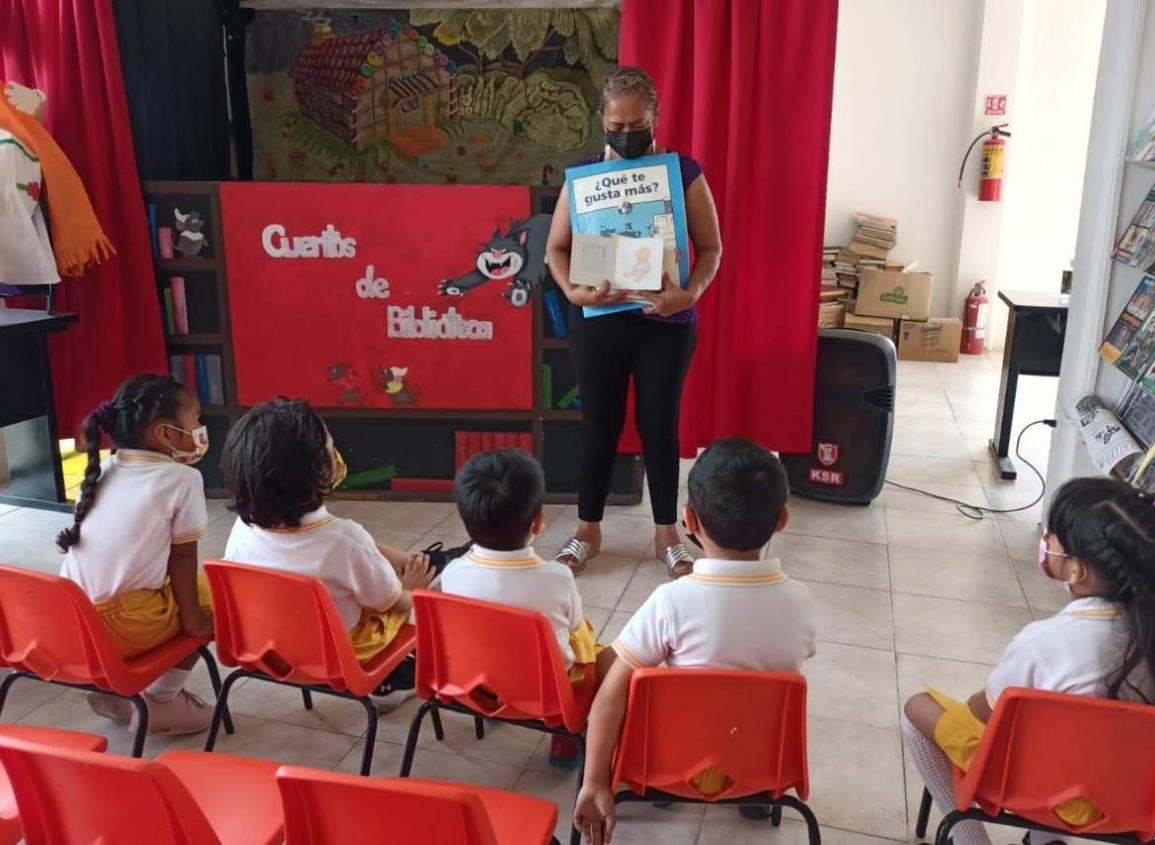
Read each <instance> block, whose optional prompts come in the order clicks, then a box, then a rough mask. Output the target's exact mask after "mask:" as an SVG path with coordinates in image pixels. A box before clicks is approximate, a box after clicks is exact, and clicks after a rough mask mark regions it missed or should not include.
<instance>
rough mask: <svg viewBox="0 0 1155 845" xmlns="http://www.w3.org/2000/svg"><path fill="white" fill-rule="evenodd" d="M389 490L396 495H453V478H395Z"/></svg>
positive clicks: (390, 483)
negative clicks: (433, 493) (430, 493)
mask: <svg viewBox="0 0 1155 845" xmlns="http://www.w3.org/2000/svg"><path fill="white" fill-rule="evenodd" d="M389 489H390V490H392V491H394V492H395V493H429V492H436V493H452V492H453V479H452V478H404V477H401V476H394V477H393V479H392V480H391V481H390V482H389Z"/></svg>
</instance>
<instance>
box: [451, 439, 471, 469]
mask: <svg viewBox="0 0 1155 845" xmlns="http://www.w3.org/2000/svg"><path fill="white" fill-rule="evenodd" d="M466 434H467V432H464V431H455V432H453V468H454V470H460V469H461V468H462V467H463V466H465V462H466V461H468V460H469V441H468V439H467V438H466Z"/></svg>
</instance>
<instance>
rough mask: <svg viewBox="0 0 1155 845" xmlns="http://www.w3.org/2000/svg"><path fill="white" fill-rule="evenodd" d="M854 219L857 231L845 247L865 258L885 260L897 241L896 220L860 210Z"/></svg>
mask: <svg viewBox="0 0 1155 845" xmlns="http://www.w3.org/2000/svg"><path fill="white" fill-rule="evenodd" d="M854 219H855V220H856V221H857V222H858V231H857V232H856V233H855V235H854V240H852V241H851V242H850V246H849V247H847V249H849V250H850V252H853V253H856V254H858V255H862V256H866V257H867V258H876V259H881V260H883V261H885V260H886V258H887V256H889V255H890V251H891V250H892V249H894V245H895V244H896V243H897V242H898V221H897V220H895V219H893V218H891V217H879V216H878V215H876V214H866V213H865V212H862V211H860V212H858V213H857V214H855V215H854Z"/></svg>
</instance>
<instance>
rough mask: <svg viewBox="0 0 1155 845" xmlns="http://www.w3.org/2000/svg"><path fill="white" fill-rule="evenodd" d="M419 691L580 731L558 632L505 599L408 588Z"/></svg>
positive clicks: (580, 720)
mask: <svg viewBox="0 0 1155 845" xmlns="http://www.w3.org/2000/svg"><path fill="white" fill-rule="evenodd" d="M413 609H414V613H415V615H416V618H417V694H418V695H419V696H421V697H422V698H433V697H434V696H437V697H438V698H440V699H442V700H453V701H457V702H459V703H460V704H464V705H465V706H467V707H471V708H473V709H474V710H478V711H480V712H483V713H485V714H486V715H489V716H495V717H497V718H501V719H523V720H539V719H540V720H542V721H544V722H545V723H546V724H548V725H550V726H551V727H555V726H557V725H564V726H565V728H566V729H567V730H570V731H573V732H575V733H576V732H580V731H581V730H582V729H583V728H584V723H585V717H586V714H585V713H581V712H578V711H579V708H578V706H577V703H576V700H575V698H574V695H573V688H572V686H571V685H570V682H569V679H568V677H567V676H566V667H565V659H564V658H563V657H562V653H561V648H560V646H559V645H558V642H557V636H556V635H555V634H554V632H553V628H552V627H551V626H550V624H549V620H547V619H546V618H545V616H544V615H542V614H540V613H536V612H534V611H530V610H522V609H520V608H516V607H509V606H508V605H503V604H493V603H491V602H484V601H477V600H475V599H467V598H462V597H461V596H451V595H446V594H445V593H434V592H429V591H427V590H415V591H414V592H413Z"/></svg>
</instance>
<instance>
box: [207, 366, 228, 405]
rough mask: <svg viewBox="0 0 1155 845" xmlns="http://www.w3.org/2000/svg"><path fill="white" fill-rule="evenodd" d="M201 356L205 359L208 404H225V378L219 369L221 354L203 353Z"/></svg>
mask: <svg viewBox="0 0 1155 845" xmlns="http://www.w3.org/2000/svg"><path fill="white" fill-rule="evenodd" d="M202 357H203V358H204V359H205V374H206V378H207V383H206V388H207V391H208V396H209V404H210V405H223V404H225V380H224V373H223V372H222V370H221V356H220V355H204V356H202Z"/></svg>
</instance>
